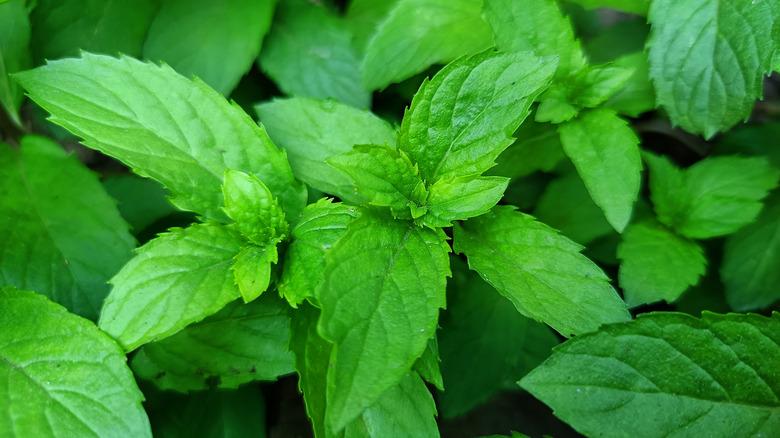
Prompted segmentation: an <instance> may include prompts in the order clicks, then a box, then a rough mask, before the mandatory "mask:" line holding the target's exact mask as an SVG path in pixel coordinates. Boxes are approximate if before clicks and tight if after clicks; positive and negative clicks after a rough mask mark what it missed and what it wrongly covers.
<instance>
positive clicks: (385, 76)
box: [361, 0, 492, 90]
mask: <svg viewBox="0 0 780 438" xmlns="http://www.w3.org/2000/svg"><path fill="white" fill-rule="evenodd" d="M481 9H482V1H481V0H477V1H475V0H398V1H397V2H395V4H394V6H393V7H392V9H390V12H389V13H388V14H387V16H386V17H385V19H384V20H382V21H381V22H380V23H379V24H378V25H377V26H376V31H375V33H374V34H373V36H372V37H371V39H370V40H369V41H368V43H367V45H366V49H365V56H364V58H363V63H362V65H361V69H362V72H363V85H364V86H365V87H366V88H368V89H369V90H375V89H382V88H385V87H386V86H388V85H390V84H392V83H394V82H400V81H402V80H404V79H408V78H410V77H412V76H414V75H415V74H417V73H421V72H423V71H424V70H425V69H426V68H428V67H429V66H431V65H432V64H445V63H447V62H449V61H452V60H454V59H456V58H458V57H460V56H464V55H470V54H473V53H477V52H479V51H482V50H484V49H487V48H488V47H490V46H491V45H492V38H491V35H490V28H489V27H488V25H487V23H485V21H484V20H483V19H482V16H481ZM388 60H392V62H388Z"/></svg>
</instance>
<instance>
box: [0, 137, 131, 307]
mask: <svg viewBox="0 0 780 438" xmlns="http://www.w3.org/2000/svg"><path fill="white" fill-rule="evenodd" d="M134 246H135V241H134V239H133V237H132V236H131V235H130V233H129V231H128V227H127V224H126V223H125V222H124V221H123V220H122V218H121V217H120V216H119V212H118V211H117V209H116V205H115V204H114V201H113V200H112V199H111V198H109V196H108V195H107V194H106V192H105V191H104V190H103V187H101V185H100V182H99V181H98V179H97V177H96V176H95V175H94V174H93V173H92V172H90V171H89V170H88V169H87V168H86V167H84V165H82V164H81V163H80V162H79V161H78V160H77V159H76V157H73V156H69V155H68V154H66V153H65V152H64V151H63V150H62V148H60V146H59V145H57V144H56V143H53V142H51V141H50V140H47V139H45V138H43V137H33V136H27V137H22V140H21V145H20V147H19V149H12V148H11V147H10V146H7V145H5V144H2V143H0V248H2V250H0V284H3V285H9V286H16V287H19V288H26V289H31V290H35V291H37V292H39V293H42V294H44V295H46V296H48V297H49V298H51V299H52V300H54V301H56V302H58V303H60V304H62V305H63V306H65V307H66V308H68V309H69V310H70V311H71V312H73V313H77V314H79V315H81V316H84V317H86V318H89V319H97V316H98V313H99V311H100V307H101V305H102V303H103V299H104V298H105V297H106V295H107V294H108V285H107V284H106V282H107V281H108V279H109V278H111V276H112V275H114V274H116V272H117V271H119V269H120V268H121V267H122V265H123V264H124V263H125V262H126V261H127V260H128V259H130V257H131V255H132V253H131V251H132V249H133V247H134ZM0 307H2V306H0Z"/></svg>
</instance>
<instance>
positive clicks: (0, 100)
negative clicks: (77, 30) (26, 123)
mask: <svg viewBox="0 0 780 438" xmlns="http://www.w3.org/2000/svg"><path fill="white" fill-rule="evenodd" d="M31 62H32V60H31V56H30V21H29V19H28V18H27V9H26V8H25V4H24V0H11V1H8V2H0V107H2V108H3V109H4V110H5V112H6V113H8V116H9V117H10V119H11V121H13V122H14V123H16V124H17V125H20V124H21V121H20V119H19V106H20V105H21V104H22V99H23V97H24V93H22V89H21V88H19V86H18V85H17V84H16V82H14V81H13V80H12V79H11V78H10V77H9V76H8V75H9V74H11V73H16V72H17V71H19V70H24V69H26V68H28V67H29V66H30V64H31Z"/></svg>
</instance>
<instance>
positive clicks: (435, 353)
mask: <svg viewBox="0 0 780 438" xmlns="http://www.w3.org/2000/svg"><path fill="white" fill-rule="evenodd" d="M440 362H441V359H440V358H439V341H438V339H437V338H436V336H434V337H432V338H431V339H430V340H429V341H428V346H427V347H426V348H425V351H424V352H423V354H422V356H420V358H419V359H417V362H416V363H415V364H414V371H416V372H417V374H419V375H420V377H422V379H423V380H424V381H426V382H428V383H430V384H431V385H433V386H435V387H436V389H438V390H439V391H444V381H443V379H442V376H441V368H440V366H439V363H440Z"/></svg>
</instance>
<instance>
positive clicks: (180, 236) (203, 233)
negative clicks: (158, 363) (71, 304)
mask: <svg viewBox="0 0 780 438" xmlns="http://www.w3.org/2000/svg"><path fill="white" fill-rule="evenodd" d="M240 245H241V241H240V237H239V236H238V235H237V233H236V232H234V231H232V230H230V229H228V228H226V227H224V226H220V225H215V224H196V225H191V226H190V227H188V228H184V229H182V228H172V229H171V230H169V232H167V233H165V234H161V235H160V236H159V237H157V238H156V239H154V240H151V241H149V242H148V243H146V244H145V245H143V246H142V247H140V248H138V251H137V253H136V255H135V257H133V258H132V259H131V260H130V261H129V262H128V263H127V264H126V265H125V266H124V267H123V268H122V270H121V271H119V273H118V274H117V275H116V276H115V277H114V278H112V279H111V284H112V285H113V286H114V287H113V289H112V290H111V294H109V296H108V298H107V299H106V302H105V305H104V306H103V311H102V312H101V314H100V322H99V324H98V325H99V326H100V328H101V329H102V330H104V331H106V332H107V333H109V334H110V335H111V336H113V337H114V339H116V340H117V341H119V343H120V344H121V345H122V346H123V347H124V348H125V350H127V351H131V350H134V349H136V348H137V347H139V346H141V345H143V344H146V343H148V342H152V341H156V340H159V339H163V338H165V337H168V336H170V335H173V334H175V333H176V332H178V331H179V330H181V329H183V328H184V327H186V326H187V325H189V324H192V323H194V322H198V321H200V320H202V319H203V318H205V317H207V316H209V315H211V314H214V313H216V312H217V311H218V310H220V309H221V308H222V307H224V306H225V304H227V303H229V302H230V301H233V300H235V299H236V298H238V297H239V296H240V292H239V290H238V288H237V287H236V285H235V282H234V280H233V274H232V272H231V271H230V266H231V265H232V263H233V257H235V255H236V254H238V252H239V249H240Z"/></svg>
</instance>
